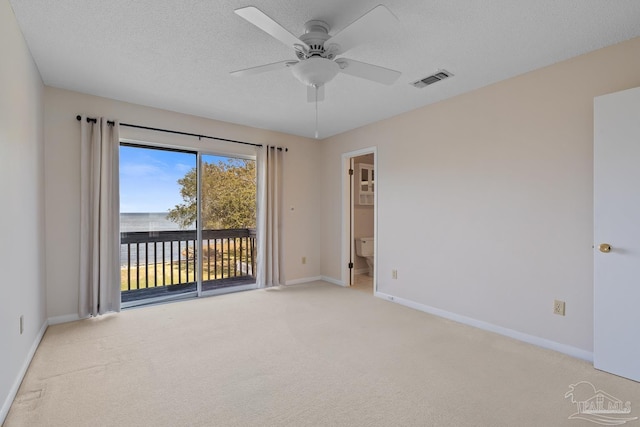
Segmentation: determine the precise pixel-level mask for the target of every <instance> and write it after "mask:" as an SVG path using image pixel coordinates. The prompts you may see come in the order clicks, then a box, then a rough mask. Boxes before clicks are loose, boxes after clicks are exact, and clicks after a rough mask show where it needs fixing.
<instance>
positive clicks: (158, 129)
mask: <svg viewBox="0 0 640 427" xmlns="http://www.w3.org/2000/svg"><path fill="white" fill-rule="evenodd" d="M76 120H78V121H80V120H82V116H80V115H77V116H76ZM96 122H97V119H95V118H92V117H87V123H96ZM107 124H110V125H112V126H113V125H114V124H115V122H114V121H113V120H108V121H107ZM120 126H126V127H130V128H136V129H146V130H152V131H156V132H165V133H173V134H177V135H186V136H195V137H198V138H207V139H215V140H217V141H225V142H233V143H234V144H244V145H252V146H254V147H262V144H254V143H253V142H244V141H236V140H234V139H225V138H218V137H216V136H208V135H199V134H197V133H189V132H181V131H178V130H170V129H160V128H153V127H148V126H140V125H132V124H130V123H120ZM276 148H277V149H278V151H282V150H284V151H285V152H287V151H289V149H288V148H286V147H285V148H282V147H276Z"/></svg>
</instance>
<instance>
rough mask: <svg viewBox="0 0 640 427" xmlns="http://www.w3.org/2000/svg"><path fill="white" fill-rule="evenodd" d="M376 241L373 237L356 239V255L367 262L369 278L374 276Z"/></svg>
mask: <svg viewBox="0 0 640 427" xmlns="http://www.w3.org/2000/svg"><path fill="white" fill-rule="evenodd" d="M375 245H376V241H375V239H374V238H373V237H359V238H357V239H356V255H358V256H359V257H363V258H365V259H366V260H367V265H368V266H369V276H373V254H374V247H375Z"/></svg>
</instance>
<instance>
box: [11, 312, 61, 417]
mask: <svg viewBox="0 0 640 427" xmlns="http://www.w3.org/2000/svg"><path fill="white" fill-rule="evenodd" d="M48 326H49V321H48V320H45V321H44V323H43V324H42V327H41V328H40V331H38V335H36V339H35V340H33V344H31V348H30V349H29V353H28V354H27V357H26V358H25V360H24V363H23V364H22V366H21V367H20V371H19V372H18V375H17V376H16V379H15V381H14V382H13V386H12V387H11V390H9V395H7V399H6V400H5V401H4V403H3V404H2V409H0V425H2V424H3V423H4V420H5V418H7V414H8V413H9V409H10V408H11V404H12V403H13V400H14V399H15V398H16V395H17V394H18V390H19V389H20V384H22V380H23V379H24V376H25V374H26V373H27V369H28V368H29V364H31V359H33V355H34V354H36V350H37V349H38V346H39V345H40V341H42V337H43V336H44V333H45V332H46V331H47V327H48Z"/></svg>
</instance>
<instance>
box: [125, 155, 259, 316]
mask: <svg viewBox="0 0 640 427" xmlns="http://www.w3.org/2000/svg"><path fill="white" fill-rule="evenodd" d="M255 191H256V174H255V160H253V159H240V158H233V157H224V156H215V155H209V154H199V153H197V152H195V151H186V150H173V149H165V148H157V147H149V146H141V145H133V144H124V143H123V144H121V147H120V265H121V270H120V272H121V274H120V279H121V283H120V284H121V292H122V294H121V295H122V303H123V307H127V306H133V305H140V304H147V303H152V302H157V301H162V300H166V299H174V298H185V297H193V296H196V295H201V294H203V293H216V292H224V291H229V290H237V289H245V288H250V287H254V286H255V278H254V272H255V270H256V267H255V223H256V222H255V214H256V197H255ZM199 201H200V203H199ZM198 225H200V227H198Z"/></svg>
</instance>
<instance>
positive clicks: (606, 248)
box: [598, 243, 611, 253]
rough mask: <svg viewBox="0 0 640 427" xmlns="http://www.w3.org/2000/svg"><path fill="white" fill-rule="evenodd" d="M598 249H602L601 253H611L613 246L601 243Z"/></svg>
mask: <svg viewBox="0 0 640 427" xmlns="http://www.w3.org/2000/svg"><path fill="white" fill-rule="evenodd" d="M598 249H600V252H604V253H608V252H611V245H610V244H608V243H600V246H598Z"/></svg>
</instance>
